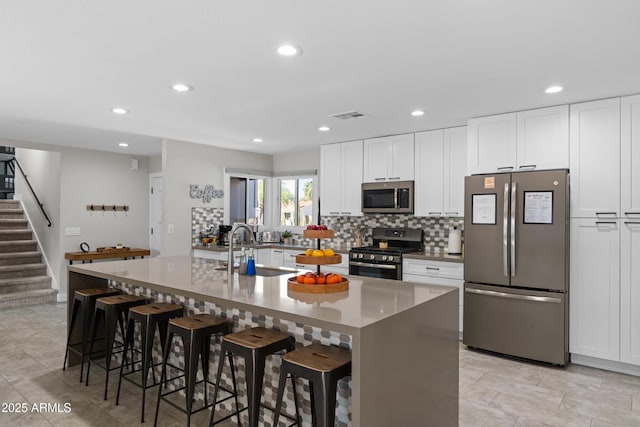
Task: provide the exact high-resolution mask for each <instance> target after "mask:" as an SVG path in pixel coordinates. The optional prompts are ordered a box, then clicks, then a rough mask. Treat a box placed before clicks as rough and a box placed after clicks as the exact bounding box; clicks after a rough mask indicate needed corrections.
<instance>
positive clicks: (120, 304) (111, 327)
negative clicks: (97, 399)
mask: <svg viewBox="0 0 640 427" xmlns="http://www.w3.org/2000/svg"><path fill="white" fill-rule="evenodd" d="M146 303H147V299H146V298H145V297H140V296H137V295H114V296H110V297H102V298H98V299H97V300H96V308H95V312H94V315H93V328H92V331H93V332H92V334H91V347H89V363H88V364H87V381H86V383H85V385H87V386H88V385H89V372H90V371H91V360H92V359H91V353H93V343H94V341H95V337H96V333H97V331H98V327H99V324H100V321H101V320H102V321H103V322H104V327H105V339H106V347H105V356H104V362H105V364H104V369H105V372H106V375H105V379H104V400H107V389H108V387H109V372H111V371H112V370H113V369H118V368H120V366H117V367H115V368H111V357H112V356H113V354H114V351H113V347H114V345H115V344H116V340H115V339H116V328H117V327H118V324H120V333H121V334H122V339H123V341H124V337H125V333H124V323H125V322H126V321H127V317H128V314H129V309H130V308H131V307H135V306H138V305H143V304H146ZM121 344H122V346H123V349H122V352H124V351H126V348H125V347H124V343H121ZM120 352H121V351H118V352H116V354H117V353H120ZM131 358H132V359H133V355H132V356H131ZM122 361H124V355H123V357H122ZM98 366H100V365H98Z"/></svg>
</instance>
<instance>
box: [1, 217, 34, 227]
mask: <svg viewBox="0 0 640 427" xmlns="http://www.w3.org/2000/svg"><path fill="white" fill-rule="evenodd" d="M0 228H1V229H3V230H14V229H25V228H26V229H28V228H29V222H28V221H27V220H26V219H24V218H22V219H16V218H0Z"/></svg>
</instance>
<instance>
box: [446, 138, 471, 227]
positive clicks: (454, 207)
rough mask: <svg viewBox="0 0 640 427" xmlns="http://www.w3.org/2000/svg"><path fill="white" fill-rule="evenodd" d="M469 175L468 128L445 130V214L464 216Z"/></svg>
mask: <svg viewBox="0 0 640 427" xmlns="http://www.w3.org/2000/svg"><path fill="white" fill-rule="evenodd" d="M466 175H467V127H466V126H461V127H457V128H450V129H445V130H444V214H445V215H446V216H459V217H463V216H464V177H465V176H466Z"/></svg>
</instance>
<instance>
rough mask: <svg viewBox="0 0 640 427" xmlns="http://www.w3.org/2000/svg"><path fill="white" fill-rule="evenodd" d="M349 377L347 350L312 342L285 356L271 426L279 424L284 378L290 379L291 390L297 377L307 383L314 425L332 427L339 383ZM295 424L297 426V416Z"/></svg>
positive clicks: (349, 366) (349, 356)
mask: <svg viewBox="0 0 640 427" xmlns="http://www.w3.org/2000/svg"><path fill="white" fill-rule="evenodd" d="M348 375H351V352H350V351H349V350H345V349H343V348H338V347H333V346H326V345H322V344H319V343H313V344H311V345H309V346H307V347H301V348H298V349H296V350H294V351H292V352H289V353H287V354H285V355H284V356H283V357H282V366H280V380H279V381H280V382H279V383H278V394H277V398H276V409H275V416H274V419H273V425H274V426H276V425H278V419H279V418H280V410H281V409H282V399H283V397H284V389H285V386H286V382H287V377H291V382H292V383H293V385H294V390H295V380H296V378H297V377H299V378H305V379H306V380H308V381H309V394H310V397H311V418H312V421H313V425H314V426H320V427H333V426H334V424H335V417H336V414H335V411H336V394H337V391H338V381H339V380H340V379H341V378H343V377H346V376H348ZM296 415H297V411H296ZM298 425H300V418H299V417H298Z"/></svg>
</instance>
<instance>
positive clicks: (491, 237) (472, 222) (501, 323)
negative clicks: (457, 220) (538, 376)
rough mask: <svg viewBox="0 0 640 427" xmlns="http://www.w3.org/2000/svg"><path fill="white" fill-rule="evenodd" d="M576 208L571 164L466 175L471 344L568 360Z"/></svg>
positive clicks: (554, 361) (529, 356) (546, 359)
mask: <svg viewBox="0 0 640 427" xmlns="http://www.w3.org/2000/svg"><path fill="white" fill-rule="evenodd" d="M568 214H569V180H568V171H567V170H550V171H532V172H517V173H515V172H514V173H504V174H503V173H500V174H493V175H474V176H468V177H466V178H465V218H464V280H465V284H464V335H463V342H464V344H465V345H467V346H469V347H474V348H479V349H484V350H490V351H494V352H498V353H503V354H508V355H512V356H517V357H523V358H527V359H533V360H538V361H543V362H548V363H552V364H556V365H564V364H566V363H567V362H568V360H569V331H568V329H569V319H568V315H569V310H568V304H569V298H568V291H569V224H568Z"/></svg>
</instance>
